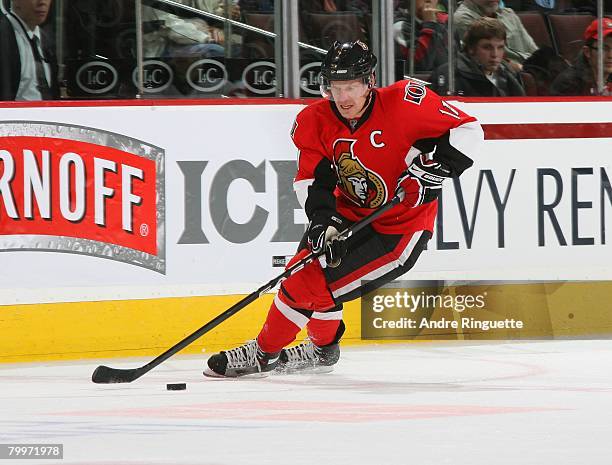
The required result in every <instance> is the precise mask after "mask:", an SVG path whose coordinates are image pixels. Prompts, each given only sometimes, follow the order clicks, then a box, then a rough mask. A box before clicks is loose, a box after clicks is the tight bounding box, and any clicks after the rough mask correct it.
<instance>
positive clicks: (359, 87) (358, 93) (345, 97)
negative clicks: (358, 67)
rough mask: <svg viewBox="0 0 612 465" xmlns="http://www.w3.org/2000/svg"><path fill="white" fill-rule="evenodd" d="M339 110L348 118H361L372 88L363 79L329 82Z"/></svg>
mask: <svg viewBox="0 0 612 465" xmlns="http://www.w3.org/2000/svg"><path fill="white" fill-rule="evenodd" d="M329 90H330V92H331V95H332V98H333V99H334V103H335V104H336V108H337V109H338V112H340V114H341V115H342V117H343V118H346V119H355V118H359V117H360V116H361V115H362V114H363V112H364V111H365V103H366V101H367V99H368V95H369V93H370V88H369V87H368V85H367V84H365V83H364V82H363V80H361V79H353V80H352V81H331V82H330V84H329Z"/></svg>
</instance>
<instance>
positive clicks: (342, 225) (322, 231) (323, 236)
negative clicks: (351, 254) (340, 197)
mask: <svg viewBox="0 0 612 465" xmlns="http://www.w3.org/2000/svg"><path fill="white" fill-rule="evenodd" d="M347 226H348V224H347V221H346V220H345V219H344V218H343V217H342V216H340V215H339V214H338V213H336V212H330V211H321V212H315V214H314V215H313V217H312V220H311V221H310V225H309V226H308V245H309V246H310V250H312V252H313V253H320V252H321V251H323V250H324V251H325V262H326V263H327V266H329V267H330V268H335V267H337V266H338V265H340V262H341V260H342V257H344V256H345V255H346V252H347V248H346V242H345V240H344V239H340V238H339V237H338V234H340V232H341V231H344V229H346V227H347Z"/></svg>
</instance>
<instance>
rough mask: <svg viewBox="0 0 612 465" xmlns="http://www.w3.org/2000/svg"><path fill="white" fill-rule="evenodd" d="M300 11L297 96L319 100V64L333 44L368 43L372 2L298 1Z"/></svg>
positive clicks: (351, 0)
mask: <svg viewBox="0 0 612 465" xmlns="http://www.w3.org/2000/svg"><path fill="white" fill-rule="evenodd" d="M299 11H300V14H299V18H298V28H299V33H298V40H299V42H300V47H299V51H300V52H299V57H300V73H299V74H300V95H301V96H302V97H321V93H320V90H319V72H320V69H321V61H322V59H323V57H324V56H325V53H326V52H327V50H329V48H330V47H331V46H332V44H333V43H334V42H335V41H339V42H347V41H351V40H363V41H365V42H366V43H371V40H370V38H371V30H372V0H348V1H310V0H299ZM305 45H310V46H312V48H307V47H305Z"/></svg>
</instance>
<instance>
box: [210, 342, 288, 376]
mask: <svg viewBox="0 0 612 465" xmlns="http://www.w3.org/2000/svg"><path fill="white" fill-rule="evenodd" d="M279 358H280V352H277V353H275V354H269V353H267V352H264V351H262V350H261V349H260V347H259V345H258V344H257V341H256V340H252V341H249V342H247V343H246V344H244V345H241V346H240V347H236V348H235V349H231V350H224V351H221V352H220V353H218V354H215V355H213V356H212V357H210V358H209V359H208V361H207V362H206V364H207V366H206V368H205V369H204V375H205V376H209V377H212V378H237V377H239V376H245V375H253V374H260V375H263V374H266V373H268V372H270V371H272V370H274V369H275V368H276V367H277V365H278V363H279Z"/></svg>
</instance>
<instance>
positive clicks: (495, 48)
mask: <svg viewBox="0 0 612 465" xmlns="http://www.w3.org/2000/svg"><path fill="white" fill-rule="evenodd" d="M505 44H506V42H505V41H504V40H503V39H496V38H492V39H480V40H479V41H478V42H477V43H476V46H475V47H474V48H473V49H472V50H471V53H470V54H471V55H472V58H473V59H474V60H476V61H477V62H478V63H479V64H480V66H482V69H483V70H484V71H485V72H487V73H492V72H494V71H496V70H497V69H498V68H499V65H500V64H501V62H502V60H503V59H504V45H505Z"/></svg>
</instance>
